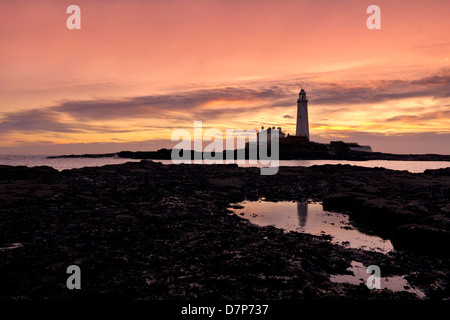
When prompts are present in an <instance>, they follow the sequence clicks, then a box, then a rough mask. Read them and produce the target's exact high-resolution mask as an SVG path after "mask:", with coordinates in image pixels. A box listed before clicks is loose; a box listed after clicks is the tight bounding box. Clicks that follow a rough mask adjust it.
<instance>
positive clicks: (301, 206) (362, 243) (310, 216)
mask: <svg viewBox="0 0 450 320" xmlns="http://www.w3.org/2000/svg"><path fill="white" fill-rule="evenodd" d="M230 209H232V210H233V211H234V214H237V215H239V216H240V217H242V218H245V219H248V220H250V221H251V222H252V223H254V224H256V225H259V226H268V225H273V226H275V227H277V228H280V229H284V230H285V231H286V232H289V231H295V232H300V233H308V234H311V235H330V236H331V237H332V240H331V241H332V242H333V243H336V244H339V245H345V246H348V247H351V248H358V249H364V250H370V251H377V252H382V253H387V252H389V251H392V250H393V246H392V243H391V242H390V241H389V240H384V239H382V238H380V237H377V236H372V235H368V234H365V233H363V232H360V231H359V230H357V229H356V228H355V227H354V226H353V225H352V224H351V223H350V221H349V217H348V216H347V215H346V214H342V213H336V212H330V211H324V210H323V207H322V204H320V203H314V202H312V203H311V202H310V203H308V202H298V201H279V202H270V201H263V200H259V201H243V202H241V203H237V204H235V205H233V206H232V207H231V208H230Z"/></svg>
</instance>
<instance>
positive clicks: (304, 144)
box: [47, 136, 450, 161]
mask: <svg viewBox="0 0 450 320" xmlns="http://www.w3.org/2000/svg"><path fill="white" fill-rule="evenodd" d="M279 143H280V153H279V156H280V158H279V159H280V160H350V161H367V160H398V161H450V155H440V154H393V153H383V152H367V151H363V150H367V147H363V146H360V145H359V144H357V143H346V142H343V141H331V142H330V143H328V144H326V143H318V142H311V141H306V140H301V139H298V137H296V136H291V137H286V138H285V139H280V141H279ZM174 151H175V152H190V153H191V157H190V158H191V159H195V158H196V157H198V158H200V157H201V159H208V157H207V156H206V154H205V153H203V154H202V152H200V151H193V150H188V151H185V150H177V149H174ZM238 151H239V150H237V149H236V150H234V159H242V158H238V154H239V152H238ZM225 153H226V151H223V159H226V154H225ZM171 155H172V149H166V148H163V149H159V150H157V151H120V152H117V153H103V154H81V155H75V154H71V155H58V156H49V157H47V158H48V159H55V158H105V157H116V158H126V159H149V160H150V159H151V160H171ZM208 155H209V154H208ZM211 155H212V156H213V157H214V156H215V154H214V152H213V153H212V154H211ZM245 159H249V152H248V144H247V146H246V149H245Z"/></svg>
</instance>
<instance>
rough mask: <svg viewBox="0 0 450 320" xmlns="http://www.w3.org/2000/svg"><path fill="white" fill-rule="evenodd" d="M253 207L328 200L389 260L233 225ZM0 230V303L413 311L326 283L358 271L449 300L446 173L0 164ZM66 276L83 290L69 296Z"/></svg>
mask: <svg viewBox="0 0 450 320" xmlns="http://www.w3.org/2000/svg"><path fill="white" fill-rule="evenodd" d="M260 198H265V199H267V200H268V201H282V200H300V201H303V200H306V199H311V200H313V201H317V202H323V205H324V208H327V209H329V210H335V211H339V212H346V213H348V214H349V215H350V218H351V219H352V220H353V221H354V224H355V226H356V227H357V228H360V229H361V230H365V231H366V232H368V233H372V234H376V235H379V236H381V237H383V238H386V239H390V240H392V241H393V243H394V246H395V248H396V251H395V252H392V253H389V254H387V255H385V254H381V253H376V252H368V251H363V250H357V249H349V248H346V247H343V246H339V245H335V244H332V243H331V242H330V241H329V239H328V238H327V237H326V236H312V235H308V234H301V233H296V232H290V233H286V232H283V231H282V230H280V229H276V228H275V227H258V226H255V225H253V224H251V223H250V222H249V221H247V220H245V219H242V218H240V217H238V216H236V215H231V214H230V210H229V208H230V205H231V204H233V203H238V202H240V201H243V200H257V199H260ZM0 230H1V231H2V232H1V234H0V260H1V261H2V263H1V265H0V280H1V281H0V282H1V283H2V285H1V286H0V299H2V300H10V299H116V298H117V299H133V300H141V299H144V300H173V299H225V300H230V299H231V300H240V299H267V300H290V299H302V300H309V299H310V300H312V299H345V300H356V299H363V300H379V299H381V300H398V299H400V300H414V299H418V297H417V296H415V295H414V294H411V293H408V292H392V291H389V290H386V289H384V290H369V289H368V288H367V287H366V285H365V282H362V283H361V284H360V285H351V284H345V283H334V282H331V281H330V276H331V275H335V274H345V273H346V272H347V273H348V271H346V269H347V268H348V267H349V266H350V263H351V261H355V260H357V261H361V262H364V264H365V265H370V264H376V265H379V266H380V268H381V270H382V273H383V276H388V275H406V278H407V280H408V281H409V283H411V284H412V285H414V286H416V287H417V288H419V289H421V290H422V291H423V292H424V293H425V294H426V296H427V299H436V300H442V299H448V298H449V297H450V290H449V279H450V277H449V270H448V266H449V262H450V256H449V244H450V241H449V239H450V238H449V234H450V169H449V168H447V169H439V170H427V171H426V172H425V173H421V174H417V173H409V172H406V171H393V170H387V169H382V168H362V167H355V166H349V165H324V166H312V167H308V168H306V167H282V168H280V170H279V172H278V173H277V174H276V175H274V176H261V175H260V170H259V169H258V168H239V167H237V166H236V165H162V164H160V163H155V162H151V161H141V162H134V163H132V162H129V163H126V164H122V165H109V166H104V167H99V168H83V169H73V170H64V171H62V172H58V171H57V170H54V169H52V168H49V167H36V168H26V167H11V166H0ZM13 244H14V245H13ZM72 264H76V265H78V266H80V268H81V270H82V290H68V289H67V288H66V279H67V277H68V275H67V274H66V268H67V267H68V266H69V265H72Z"/></svg>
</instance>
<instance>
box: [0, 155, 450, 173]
mask: <svg viewBox="0 0 450 320" xmlns="http://www.w3.org/2000/svg"><path fill="white" fill-rule="evenodd" d="M47 157H48V156H47V155H0V165H9V166H27V167H37V166H49V167H52V168H55V169H56V170H59V171H62V170H66V169H75V168H83V167H101V166H105V165H111V164H122V163H126V162H139V161H140V160H138V159H124V158H117V157H105V158H53V159H48V158H47ZM153 161H155V162H160V163H162V164H172V160H153ZM227 163H233V162H232V161H231V162H230V161H228V162H227ZM325 164H334V165H335V164H349V165H353V166H361V167H369V168H375V167H381V168H386V169H391V170H406V171H409V172H412V173H422V172H424V171H425V170H427V169H440V168H447V167H450V162H449V161H393V160H368V161H347V160H280V161H279V166H289V167H310V166H314V165H325ZM238 166H240V167H263V165H261V164H259V163H258V164H249V163H248V162H247V161H246V162H245V163H243V164H239V163H238ZM265 166H267V165H265Z"/></svg>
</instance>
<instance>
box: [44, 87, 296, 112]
mask: <svg viewBox="0 0 450 320" xmlns="http://www.w3.org/2000/svg"><path fill="white" fill-rule="evenodd" d="M288 94H289V93H288V92H287V91H286V90H284V89H281V88H261V89H248V88H233V87H227V88H223V89H209V90H206V89H205V90H195V91H188V92H180V93H174V94H162V95H149V96H140V97H132V98H128V99H122V100H91V101H68V102H64V103H62V104H61V105H59V106H56V107H54V108H53V110H55V111H57V112H62V113H66V114H69V115H70V116H72V117H74V118H76V119H78V120H112V119H125V118H138V117H143V116H144V117H151V118H165V117H166V116H167V114H168V113H170V112H171V111H172V112H173V111H182V112H193V111H195V112H197V113H198V114H200V115H201V114H203V113H204V114H208V113H207V112H204V111H198V110H199V108H200V107H201V106H205V105H207V104H208V103H211V102H214V101H224V102H236V101H249V102H250V101H258V100H260V101H273V100H274V99H280V98H282V97H286V96H288ZM216 112H217V113H224V112H225V110H217V111H216Z"/></svg>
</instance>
